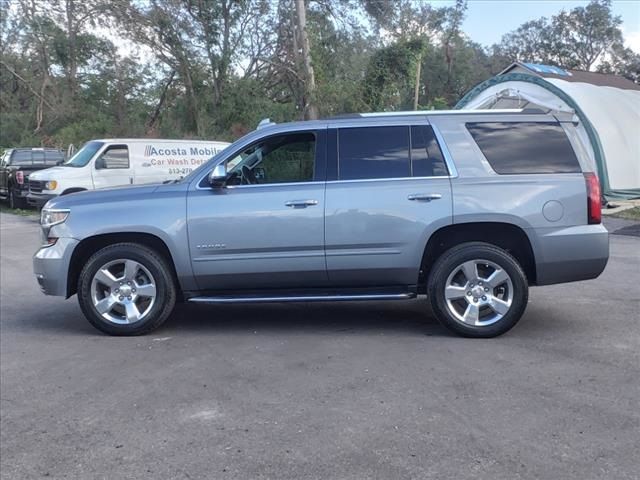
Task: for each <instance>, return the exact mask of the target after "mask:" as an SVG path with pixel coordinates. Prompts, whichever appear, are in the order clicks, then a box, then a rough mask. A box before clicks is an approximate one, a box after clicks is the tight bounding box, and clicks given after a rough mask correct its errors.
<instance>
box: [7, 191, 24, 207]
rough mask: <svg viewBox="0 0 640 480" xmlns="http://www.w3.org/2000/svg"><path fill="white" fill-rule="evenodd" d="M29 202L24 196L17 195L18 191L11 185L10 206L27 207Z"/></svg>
mask: <svg viewBox="0 0 640 480" xmlns="http://www.w3.org/2000/svg"><path fill="white" fill-rule="evenodd" d="M26 206H27V203H26V202H25V200H24V198H22V197H19V196H18V195H16V191H15V190H14V189H13V187H9V208H25V207H26Z"/></svg>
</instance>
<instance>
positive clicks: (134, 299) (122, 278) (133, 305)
mask: <svg viewBox="0 0 640 480" xmlns="http://www.w3.org/2000/svg"><path fill="white" fill-rule="evenodd" d="M156 294H157V292H156V281H155V279H154V278H153V275H151V272H149V270H148V269H147V268H146V267H145V266H144V265H142V264H140V263H138V262H136V261H135V260H130V259H118V260H113V261H111V262H109V263H107V264H105V265H103V266H102V267H100V269H98V271H97V272H96V273H95V275H94V276H93V279H92V280H91V300H92V301H93V306H94V307H95V309H96V311H97V312H98V313H99V314H100V315H101V316H102V317H103V318H104V319H105V320H107V321H109V322H112V323H116V324H119V325H122V324H130V323H135V322H139V321H140V320H142V319H143V318H144V317H145V316H146V315H147V314H148V313H149V312H150V311H151V308H152V307H153V305H154V303H155V301H156Z"/></svg>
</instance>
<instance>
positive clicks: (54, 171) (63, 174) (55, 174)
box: [29, 167, 87, 181]
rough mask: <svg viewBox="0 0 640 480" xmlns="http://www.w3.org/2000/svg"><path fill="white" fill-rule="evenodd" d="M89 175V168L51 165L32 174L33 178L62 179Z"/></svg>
mask: <svg viewBox="0 0 640 480" xmlns="http://www.w3.org/2000/svg"><path fill="white" fill-rule="evenodd" d="M86 176H87V170H86V169H85V168H84V167H83V168H73V167H51V168H45V169H44V170H39V171H37V172H34V173H32V174H31V176H30V177H29V178H31V179H33V180H58V181H59V180H60V179H66V178H81V177H86Z"/></svg>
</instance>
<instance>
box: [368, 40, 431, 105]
mask: <svg viewBox="0 0 640 480" xmlns="http://www.w3.org/2000/svg"><path fill="white" fill-rule="evenodd" d="M424 50H425V43H424V41H423V40H421V39H415V40H408V41H399V42H396V43H393V44H391V45H389V46H388V47H384V48H381V49H380V50H378V51H377V52H376V53H375V54H374V55H373V57H372V58H371V61H370V62H369V65H368V66H367V70H366V73H365V76H364V81H363V86H362V88H363V98H364V101H365V103H366V105H367V106H368V107H369V109H370V110H374V111H375V110H380V111H390V110H403V109H404V110H406V109H408V108H409V105H410V103H411V88H412V83H411V82H412V81H413V78H414V76H415V69H416V62H417V60H418V59H419V58H420V56H421V55H422V53H423V52H424Z"/></svg>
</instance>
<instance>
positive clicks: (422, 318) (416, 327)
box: [4, 298, 453, 337]
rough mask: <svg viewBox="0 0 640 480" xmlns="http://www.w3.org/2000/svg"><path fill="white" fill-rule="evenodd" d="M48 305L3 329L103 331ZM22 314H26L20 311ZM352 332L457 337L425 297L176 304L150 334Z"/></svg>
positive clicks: (71, 308) (72, 311)
mask: <svg viewBox="0 0 640 480" xmlns="http://www.w3.org/2000/svg"><path fill="white" fill-rule="evenodd" d="M74 300H75V298H74V299H70V300H68V301H67V302H65V303H64V304H59V305H55V306H54V305H53V304H52V305H50V306H49V308H47V309H46V313H42V312H41V313H39V314H38V315H28V314H25V315H24V317H23V318H15V319H13V320H12V321H11V320H10V321H9V322H6V323H5V325H4V329H17V330H20V331H23V332H24V331H27V330H29V331H34V330H40V331H47V332H48V333H50V334H65V335H68V334H71V335H87V334H96V335H102V334H100V332H98V331H97V330H95V329H94V328H93V327H92V326H91V324H89V322H88V321H87V320H86V319H85V318H84V315H83V314H82V312H81V311H80V308H79V307H78V305H77V303H76V302H75V301H74ZM18 316H20V317H22V315H20V314H18ZM194 331H195V332H198V333H205V334H206V333H211V334H215V333H239V334H242V333H243V332H246V333H247V335H249V334H253V333H254V332H255V331H260V332H265V333H269V332H273V333H284V332H286V333H305V334H314V333H318V334H326V333H335V332H345V333H350V334H367V335H370V334H372V333H398V334H407V333H408V334H411V335H427V336H447V337H448V336H453V334H451V333H449V332H448V331H447V330H446V329H445V328H444V327H442V326H441V325H440V324H439V323H438V321H437V320H436V319H435V317H434V316H433V314H432V313H431V310H430V308H429V305H428V303H427V301H426V300H425V299H417V300H410V301H402V302H401V301H398V302H335V303H289V304H283V303H280V304H278V303H269V304H259V305H258V304H256V305H208V306H206V305H190V304H178V305H176V309H175V311H174V312H173V314H172V315H171V316H170V317H169V318H168V319H167V321H166V322H165V323H164V324H163V325H162V326H161V327H160V328H159V329H158V330H156V331H155V332H153V333H151V335H165V334H167V333H168V332H171V333H172V334H176V335H179V334H180V332H185V333H189V332H194Z"/></svg>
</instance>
